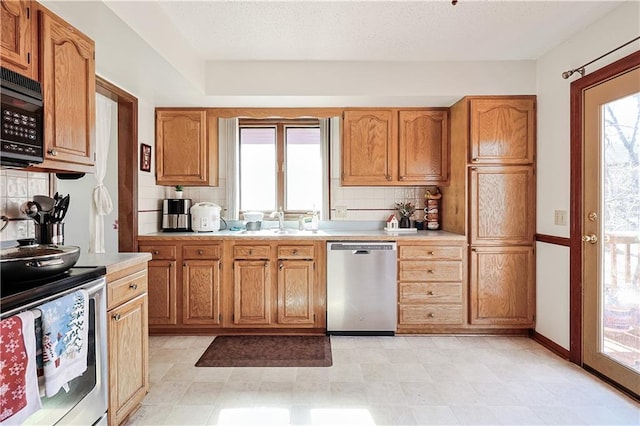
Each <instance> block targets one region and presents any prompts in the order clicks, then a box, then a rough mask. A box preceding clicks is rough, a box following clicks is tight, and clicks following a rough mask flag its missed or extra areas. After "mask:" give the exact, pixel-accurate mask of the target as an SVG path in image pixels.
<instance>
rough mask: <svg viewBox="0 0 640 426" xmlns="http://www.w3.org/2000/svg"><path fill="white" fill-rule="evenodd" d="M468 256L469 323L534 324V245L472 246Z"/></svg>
mask: <svg viewBox="0 0 640 426" xmlns="http://www.w3.org/2000/svg"><path fill="white" fill-rule="evenodd" d="M470 259H471V267H470V299H471V324H480V325H508V326H523V327H533V325H534V314H535V270H534V268H535V260H534V251H533V247H531V246H511V247H473V248H472V249H471V257H470Z"/></svg>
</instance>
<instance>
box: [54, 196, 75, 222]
mask: <svg viewBox="0 0 640 426" xmlns="http://www.w3.org/2000/svg"><path fill="white" fill-rule="evenodd" d="M70 201H71V196H70V195H66V196H65V197H62V198H60V199H59V200H58V201H56V205H55V207H54V209H53V213H52V218H51V221H52V222H54V223H55V222H62V220H63V219H64V217H65V216H66V215H67V210H68V209H69V202H70Z"/></svg>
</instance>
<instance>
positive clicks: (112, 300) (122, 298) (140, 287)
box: [107, 271, 147, 309]
mask: <svg viewBox="0 0 640 426" xmlns="http://www.w3.org/2000/svg"><path fill="white" fill-rule="evenodd" d="M146 292H147V271H140V272H137V273H135V274H133V275H129V276H126V277H124V278H120V279H119V280H116V281H113V282H111V283H109V284H108V286H107V309H113V308H115V307H116V306H118V305H121V304H122V303H124V302H126V301H128V300H131V299H133V298H134V297H136V296H139V295H141V294H143V293H146Z"/></svg>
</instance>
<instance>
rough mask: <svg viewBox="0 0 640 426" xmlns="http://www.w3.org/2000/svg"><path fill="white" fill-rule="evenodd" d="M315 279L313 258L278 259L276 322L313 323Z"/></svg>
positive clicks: (289, 323) (290, 323)
mask: <svg viewBox="0 0 640 426" xmlns="http://www.w3.org/2000/svg"><path fill="white" fill-rule="evenodd" d="M315 281H316V280H315V262H314V261H313V260H278V324H287V325H292V324H294V325H299V324H308V325H313V324H314V322H315V314H314V309H313V308H314V288H315Z"/></svg>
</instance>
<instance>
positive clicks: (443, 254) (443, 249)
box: [398, 246, 463, 260]
mask: <svg viewBox="0 0 640 426" xmlns="http://www.w3.org/2000/svg"><path fill="white" fill-rule="evenodd" d="M398 249H399V250H400V254H399V258H400V259H441V260H462V250H463V247H462V246H400V247H399V248H398Z"/></svg>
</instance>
